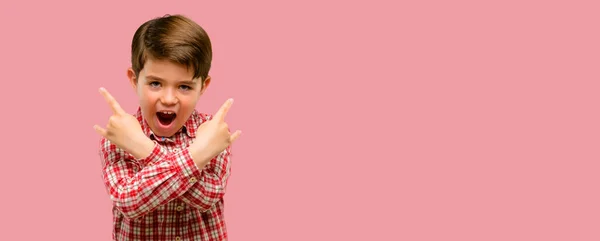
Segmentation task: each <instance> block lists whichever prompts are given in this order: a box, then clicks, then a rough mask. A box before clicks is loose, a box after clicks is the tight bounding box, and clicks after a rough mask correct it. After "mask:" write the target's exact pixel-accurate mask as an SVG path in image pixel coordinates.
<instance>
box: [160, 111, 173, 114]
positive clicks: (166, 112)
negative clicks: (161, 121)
mask: <svg viewBox="0 0 600 241" xmlns="http://www.w3.org/2000/svg"><path fill="white" fill-rule="evenodd" d="M162 113H163V114H166V115H170V114H175V112H171V111H163V112H162Z"/></svg>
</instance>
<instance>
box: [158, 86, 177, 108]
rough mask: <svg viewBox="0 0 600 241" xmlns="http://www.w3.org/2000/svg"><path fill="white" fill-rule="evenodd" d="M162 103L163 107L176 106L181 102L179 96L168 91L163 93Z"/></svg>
mask: <svg viewBox="0 0 600 241" xmlns="http://www.w3.org/2000/svg"><path fill="white" fill-rule="evenodd" d="M160 102H161V103H162V104H163V105H175V104H177V103H178V102H179V99H178V98H177V95H176V94H175V93H173V91H172V90H169V89H166V90H165V91H164V92H163V95H162V97H161V98H160Z"/></svg>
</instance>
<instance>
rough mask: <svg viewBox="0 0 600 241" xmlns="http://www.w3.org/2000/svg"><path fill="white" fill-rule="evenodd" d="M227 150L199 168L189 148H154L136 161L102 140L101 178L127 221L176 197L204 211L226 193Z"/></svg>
mask: <svg viewBox="0 0 600 241" xmlns="http://www.w3.org/2000/svg"><path fill="white" fill-rule="evenodd" d="M230 150H231V149H230V148H229V147H228V148H227V149H225V150H224V151H223V152H221V153H220V154H219V155H217V156H216V157H215V158H213V159H212V160H210V161H209V162H208V164H207V165H206V166H205V167H204V168H202V169H199V168H198V167H197V165H196V164H195V163H194V161H193V159H192V157H191V155H190V151H189V149H183V150H179V151H175V152H168V151H167V150H166V149H164V148H163V147H161V146H160V145H155V147H154V149H153V150H152V153H151V154H150V155H149V156H148V157H146V158H143V159H135V158H134V157H133V156H132V155H130V154H128V153H127V152H125V151H123V150H121V149H120V148H118V147H116V146H115V145H114V144H112V143H111V142H110V141H109V140H107V139H105V138H103V139H102V141H101V152H100V154H101V157H102V160H103V172H102V177H103V180H104V184H105V186H106V189H107V191H108V194H109V195H110V198H111V200H112V201H113V202H114V203H115V206H116V208H117V209H118V210H120V211H121V212H122V213H123V215H125V216H126V217H127V218H138V217H141V216H144V215H146V214H148V213H149V212H152V211H153V210H154V209H156V208H157V207H158V206H160V205H164V204H166V203H168V202H170V201H172V200H174V199H176V198H181V200H183V201H184V202H186V203H187V204H189V205H190V206H192V207H194V208H197V209H199V210H201V211H202V212H204V211H206V210H208V209H210V208H212V207H213V206H214V205H215V203H217V202H218V201H220V200H221V198H222V197H223V195H224V194H225V189H226V185H227V179H228V178H229V171H230V155H231V154H230Z"/></svg>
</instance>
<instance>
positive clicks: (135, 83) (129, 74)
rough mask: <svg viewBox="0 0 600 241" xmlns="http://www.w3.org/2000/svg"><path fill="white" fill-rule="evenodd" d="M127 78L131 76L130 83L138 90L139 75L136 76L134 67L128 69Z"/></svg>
mask: <svg viewBox="0 0 600 241" xmlns="http://www.w3.org/2000/svg"><path fill="white" fill-rule="evenodd" d="M127 78H129V83H130V84H131V87H132V88H133V89H134V90H137V82H138V79H137V76H135V72H134V71H133V69H132V68H128V69H127Z"/></svg>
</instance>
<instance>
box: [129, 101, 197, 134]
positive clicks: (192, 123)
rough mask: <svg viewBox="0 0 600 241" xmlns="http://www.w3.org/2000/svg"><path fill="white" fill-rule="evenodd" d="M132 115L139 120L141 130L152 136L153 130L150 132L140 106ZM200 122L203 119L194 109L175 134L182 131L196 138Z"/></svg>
mask: <svg viewBox="0 0 600 241" xmlns="http://www.w3.org/2000/svg"><path fill="white" fill-rule="evenodd" d="M134 116H135V117H136V118H137V120H138V121H139V122H140V125H141V126H142V131H144V134H145V135H146V136H147V137H150V138H151V137H152V136H154V132H152V129H151V128H150V125H149V124H148V122H147V121H146V119H145V118H144V116H143V115H142V108H141V107H138V109H137V111H136V113H135V115H134ZM202 122H203V119H202V118H201V116H199V115H198V112H196V110H193V111H192V114H191V115H190V117H189V118H188V119H187V121H185V123H183V126H182V127H181V129H179V130H178V131H177V132H176V134H177V133H179V132H182V131H183V132H185V133H186V134H187V135H188V136H189V137H190V138H196V130H197V128H198V126H200V124H202ZM155 137H156V136H155Z"/></svg>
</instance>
